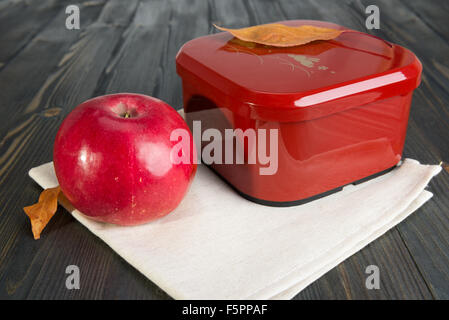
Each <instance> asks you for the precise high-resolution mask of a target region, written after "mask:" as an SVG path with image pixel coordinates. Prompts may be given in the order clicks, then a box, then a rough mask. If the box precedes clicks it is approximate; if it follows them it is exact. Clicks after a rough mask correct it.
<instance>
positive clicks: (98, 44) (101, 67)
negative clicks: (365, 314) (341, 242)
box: [0, 0, 449, 299]
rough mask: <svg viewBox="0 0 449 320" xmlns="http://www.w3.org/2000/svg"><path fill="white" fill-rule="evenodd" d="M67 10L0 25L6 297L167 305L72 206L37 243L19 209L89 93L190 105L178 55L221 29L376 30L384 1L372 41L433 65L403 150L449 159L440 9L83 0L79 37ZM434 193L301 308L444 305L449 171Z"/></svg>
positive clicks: (2, 19) (36, 6) (21, 12)
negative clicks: (321, 304) (293, 24)
mask: <svg viewBox="0 0 449 320" xmlns="http://www.w3.org/2000/svg"><path fill="white" fill-rule="evenodd" d="M66 3H68V2H64V1H53V0H41V1H37V2H28V1H17V0H14V1H13V0H11V1H10V0H1V1H0V26H1V27H2V30H3V26H7V25H8V26H11V32H9V33H2V34H0V87H1V89H2V90H0V108H1V110H2V111H4V112H5V113H4V114H7V115H8V116H4V117H0V203H1V204H2V205H1V206H0V298H6V299H11V298H14V299H169V297H168V296H167V295H166V294H165V293H164V292H163V291H161V290H160V289H159V288H158V287H157V286H156V285H154V284H153V283H152V282H151V281H149V280H148V279H146V278H145V277H144V276H142V275H141V274H140V273H138V272H137V271H136V270H134V269H133V268H132V267H131V266H130V265H129V264H128V263H126V262H125V261H123V259H121V258H120V257H119V256H118V255H116V254H115V253H114V252H113V251H112V250H111V249H110V248H108V247H107V246H106V245H105V244H104V243H103V242H102V241H101V240H100V239H98V238H96V237H95V236H93V235H92V234H91V233H90V232H89V231H88V230H86V229H85V228H84V227H83V226H81V225H80V224H79V223H77V222H76V221H75V220H74V219H73V218H72V217H71V216H70V214H69V213H67V212H65V211H64V210H62V209H59V210H58V212H57V214H56V216H55V218H54V219H53V220H52V221H51V222H50V224H49V226H48V227H47V228H46V229H45V230H44V233H43V235H42V239H41V240H39V241H34V240H33V238H32V235H31V232H30V226H29V222H28V220H27V218H26V216H25V214H24V213H23V212H22V207H23V206H25V205H28V204H30V203H32V202H34V201H35V200H36V199H37V197H38V195H39V192H40V191H41V190H40V188H39V187H38V186H37V185H36V184H35V183H32V182H31V180H30V179H29V177H28V176H27V174H26V172H27V171H28V170H29V169H30V168H31V167H33V166H36V165H39V164H41V163H43V162H47V161H49V160H51V158H52V141H53V139H54V136H55V134H56V131H57V129H58V127H59V125H60V123H61V121H62V120H63V118H64V117H65V116H66V115H67V113H69V112H70V111H71V110H72V108H73V107H74V106H76V105H77V104H79V103H80V102H82V101H84V100H86V99H88V98H90V97H93V96H96V95H100V94H105V93H113V92H125V91H130V92H140V93H144V94H149V95H154V96H156V97H158V98H160V99H163V100H165V101H167V102H168V103H169V104H171V105H172V106H173V107H175V108H180V107H181V105H182V95H181V82H180V79H179V77H178V76H177V75H176V71H175V63H174V60H175V56H176V53H177V52H178V50H179V48H180V47H181V45H182V44H183V43H185V42H186V41H188V40H190V39H192V38H195V37H198V36H202V35H206V34H208V33H213V32H217V31H216V30H215V29H214V28H213V27H212V23H217V24H219V25H223V26H226V27H232V28H238V27H245V26H249V25H255V24H260V23H268V22H275V21H279V20H284V19H318V20H328V21H333V22H336V23H339V24H342V25H345V26H348V27H351V28H354V29H357V30H361V31H366V29H365V18H366V14H365V12H364V9H365V7H366V6H367V5H369V4H376V5H378V6H379V7H380V10H381V29H380V30H377V31H376V30H373V31H370V33H373V34H376V35H378V36H381V37H383V38H385V39H387V40H389V41H392V42H395V43H399V44H401V45H404V46H406V47H408V48H409V49H411V50H412V51H414V52H415V53H416V54H417V55H418V56H419V58H420V59H421V61H422V63H423V66H424V73H423V81H422V84H421V86H420V88H419V89H418V90H416V93H415V95H414V100H413V106H412V111H411V117H410V121H409V129H408V135H407V140H406V145H405V150H404V154H405V156H408V157H412V158H415V159H418V160H420V161H422V162H425V163H439V162H440V161H441V160H446V161H449V135H448V134H447V133H448V127H449V91H448V90H447V87H448V84H449V67H448V66H449V60H448V59H449V45H448V42H447V41H448V37H449V29H447V28H444V27H442V25H441V24H443V23H444V22H445V21H448V18H449V8H448V5H447V3H446V2H444V1H443V2H441V1H437V0H431V1H425V0H415V1H405V0H400V1H399V0H395V1H387V0H366V1H365V0H343V1H333V0H314V1H313V0H303V1H297V0H279V1H271V0H225V1H223V0H209V1H205V0H170V1H166V0H165V1H164V0H154V1H150V0H140V1H139V0H129V1H122V0H109V1H108V0H99V1H85V2H81V3H80V9H81V30H79V31H74V30H71V31H69V30H66V29H65V27H64V25H65V18H66V14H65V12H64V9H65V7H64V6H65V5H66ZM21 20H26V21H21ZM446 24H447V23H446ZM4 44H5V45H4ZM429 189H430V190H431V191H432V192H433V193H434V194H435V195H434V198H433V199H431V200H430V201H429V202H428V203H427V204H425V205H424V206H423V207H422V208H420V209H419V210H418V211H417V212H416V213H414V214H413V215H412V216H411V217H409V218H408V219H406V220H405V221H404V222H403V223H401V224H400V225H399V226H397V227H396V228H393V229H392V230H390V231H389V232H388V233H386V234H385V235H384V236H382V237H381V238H379V239H378V240H376V241H374V242H373V243H371V244H370V245H368V246H367V247H366V248H364V249H363V250H361V251H360V252H358V253H357V254H355V255H353V256H352V257H350V258H349V259H347V260H346V261H344V262H343V263H341V264H340V265H339V266H338V267H336V268H334V269H333V270H331V271H330V272H328V273H327V274H326V275H324V276H323V277H321V278H320V279H319V280H318V281H316V282H315V283H313V284H312V285H310V286H309V287H308V288H306V289H305V290H304V291H302V292H301V293H300V294H298V295H297V296H296V297H295V299H432V298H448V297H449V231H448V230H449V228H448V226H449V197H448V196H447V193H448V191H447V190H448V189H449V174H447V173H441V174H440V175H439V176H438V177H436V178H435V179H434V180H432V182H431V183H430V186H429ZM70 264H75V265H77V266H79V267H80V270H81V283H82V288H81V290H67V289H66V288H65V279H66V274H65V268H66V267H67V266H68V265H70ZM371 264H374V265H377V266H379V268H380V272H381V289H380V290H366V288H365V285H364V283H365V279H366V276H367V275H366V274H365V268H366V267H367V266H368V265H371Z"/></svg>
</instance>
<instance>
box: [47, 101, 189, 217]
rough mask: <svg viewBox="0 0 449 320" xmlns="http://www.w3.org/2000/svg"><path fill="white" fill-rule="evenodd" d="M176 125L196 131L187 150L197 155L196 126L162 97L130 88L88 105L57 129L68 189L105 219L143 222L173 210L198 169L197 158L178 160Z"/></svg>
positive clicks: (59, 171) (56, 154)
mask: <svg viewBox="0 0 449 320" xmlns="http://www.w3.org/2000/svg"><path fill="white" fill-rule="evenodd" d="M176 129H184V130H186V132H188V134H189V137H190V142H189V143H187V144H186V143H184V144H183V145H182V152H187V154H190V155H191V160H193V157H194V156H195V155H194V153H195V148H194V147H193V138H192V135H191V133H190V130H189V128H188V127H187V125H186V123H185V122H184V120H183V119H182V117H181V116H180V115H179V114H178V113H177V112H176V111H175V110H174V109H173V108H171V107H170V106H169V105H168V104H166V103H164V102H163V101H161V100H158V99H155V98H152V97H149V96H145V95H139V94H130V93H123V94H112V95H106V96H102V97H97V98H94V99H91V100H88V101H86V102H84V103H82V104H80V105H79V106H77V107H76V108H75V109H74V110H73V111H72V112H71V113H70V114H69V115H68V116H67V118H66V119H65V120H64V121H63V123H62V125H61V127H60V128H59V131H58V134H57V135H56V141H55V145H54V150H53V159H54V166H55V171H56V176H57V178H58V181H59V184H60V187H61V190H62V192H63V193H64V195H65V196H66V197H67V198H68V199H69V200H70V202H71V203H72V204H73V206H74V207H75V208H77V209H78V210H80V211H81V212H82V213H84V214H85V215H87V216H89V217H91V218H93V219H95V220H99V221H104V222H109V223H114V224H119V225H136V224H141V223H145V222H148V221H151V220H154V219H156V218H159V217H162V216H164V215H166V214H168V213H169V212H171V211H172V210H173V209H175V208H176V207H177V206H178V204H179V203H180V202H181V200H182V199H183V197H184V195H185V194H186V192H187V189H188V188H189V185H190V183H191V182H192V180H193V177H194V175H195V172H196V164H195V163H194V161H185V162H189V163H179V164H176V161H175V162H174V161H172V158H171V157H170V154H171V150H172V148H173V147H174V145H176V144H177V143H178V142H177V141H171V140H170V135H171V133H172V132H173V130H176ZM184 142H185V141H184ZM186 148H189V149H190V150H185V149H186ZM181 154H182V153H181Z"/></svg>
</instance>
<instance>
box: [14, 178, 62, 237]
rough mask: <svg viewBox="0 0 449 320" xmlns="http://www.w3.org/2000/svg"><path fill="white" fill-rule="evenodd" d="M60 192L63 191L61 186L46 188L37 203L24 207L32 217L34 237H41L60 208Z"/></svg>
mask: <svg viewBox="0 0 449 320" xmlns="http://www.w3.org/2000/svg"><path fill="white" fill-rule="evenodd" d="M60 194H62V193H61V189H60V188H59V186H57V187H55V188H49V189H45V190H44V191H42V192H41V194H40V196H39V201H38V202H37V203H35V204H33V205H31V206H28V207H24V208H23V210H24V211H25V213H26V214H27V216H28V217H29V218H30V221H31V230H32V231H33V236H34V239H36V240H37V239H39V238H40V234H41V232H42V230H44V228H45V226H46V225H47V224H48V222H49V221H50V219H51V218H52V217H53V215H54V214H55V212H56V210H57V209H58V196H59V195H60Z"/></svg>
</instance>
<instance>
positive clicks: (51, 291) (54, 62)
mask: <svg viewBox="0 0 449 320" xmlns="http://www.w3.org/2000/svg"><path fill="white" fill-rule="evenodd" d="M136 8H137V1H127V2H126V4H125V3H124V2H122V1H120V0H111V1H109V2H108V3H107V4H106V5H105V6H104V8H100V9H102V11H101V14H100V16H99V17H98V19H97V18H96V16H98V13H99V11H98V9H96V8H95V7H93V6H90V7H89V9H88V8H87V7H86V10H84V11H83V13H82V16H83V17H84V18H85V19H87V18H88V13H87V11H92V10H94V11H95V14H93V12H91V13H90V14H91V15H92V18H91V21H94V22H93V23H91V24H86V21H87V20H84V21H85V22H84V26H85V28H84V30H83V31H80V32H78V33H77V34H74V35H73V36H72V34H70V33H67V32H66V31H65V30H64V29H65V28H61V25H57V24H56V23H55V24H54V25H53V24H52V25H50V26H49V27H48V28H46V29H45V30H44V31H43V32H42V33H40V34H39V35H38V36H37V37H36V38H35V39H34V40H33V41H32V43H30V45H29V46H28V47H27V48H26V50H24V51H23V52H22V53H21V54H20V55H19V56H17V58H16V59H15V60H14V62H15V61H16V60H17V61H19V62H21V63H17V64H16V63H13V62H12V63H11V64H9V65H8V66H6V67H5V69H4V70H2V72H0V78H1V81H2V82H1V83H5V84H6V85H9V84H7V83H6V81H5V79H10V78H11V77H13V76H14V77H13V79H17V80H16V82H17V81H19V80H22V81H24V82H27V75H28V74H29V73H30V72H36V71H34V70H30V69H32V68H35V67H36V59H34V63H32V62H33V61H30V62H29V60H30V59H31V60H32V59H33V58H35V57H36V54H37V53H36V52H35V51H36V50H41V51H40V52H39V53H40V54H43V55H44V54H45V53H46V54H47V55H48V54H49V53H53V56H49V57H48V58H49V59H47V60H45V61H46V62H45V63H43V65H44V66H37V68H39V69H40V70H39V71H40V72H41V73H43V74H44V75H46V76H48V75H50V76H48V78H47V80H45V77H44V78H42V77H40V74H38V73H36V74H35V75H36V78H37V79H34V80H35V81H36V82H33V81H29V82H28V83H27V84H29V85H30V86H31V88H30V89H31V90H30V91H31V92H30V93H28V95H26V97H25V98H22V99H25V102H24V103H23V105H18V102H17V101H15V100H13V98H12V97H17V96H20V93H22V94H24V93H25V92H26V90H27V87H23V86H16V87H9V88H8V89H10V90H11V91H10V92H9V94H8V95H5V96H6V97H5V99H7V103H10V104H4V105H3V107H4V110H5V109H6V110H8V111H10V112H11V114H13V113H14V114H18V116H17V117H16V118H15V119H14V117H11V118H12V119H13V120H11V118H10V119H9V121H10V124H11V125H10V126H9V128H8V130H7V132H6V134H5V135H4V137H3V140H2V144H1V147H0V148H1V154H2V155H3V157H2V159H0V168H1V172H0V173H1V174H0V186H1V188H0V201H1V202H2V203H5V205H4V206H3V207H2V208H1V209H0V210H1V211H0V218H1V220H0V232H1V234H2V237H1V239H0V241H1V242H0V248H1V250H0V296H1V297H14V298H36V297H42V296H51V297H53V298H57V297H58V295H60V296H61V297H77V296H83V297H91V298H98V297H99V296H101V294H102V292H103V289H104V287H105V286H106V284H105V283H106V281H107V273H106V274H104V273H103V270H102V269H104V270H106V271H107V266H108V265H109V262H110V260H114V258H112V257H115V255H114V254H113V253H112V252H111V250H109V249H107V247H106V245H104V244H103V243H102V242H100V241H99V243H95V242H93V241H92V238H93V237H92V236H91V235H90V233H89V232H88V231H87V230H86V229H84V228H82V227H81V226H80V225H79V224H77V223H75V222H74V220H73V218H71V217H70V215H69V214H68V213H67V212H64V211H63V210H60V213H59V216H57V217H56V218H55V220H54V221H52V222H51V224H50V226H49V229H48V230H47V231H48V234H50V236H48V237H43V238H42V239H41V240H39V241H34V240H33V239H32V238H31V237H30V233H29V222H28V221H27V218H26V216H25V215H24V214H23V212H21V207H22V206H23V205H26V204H27V203H32V202H34V201H35V199H36V198H37V197H38V194H39V192H40V188H38V187H37V186H36V184H30V180H29V177H27V175H26V172H27V170H28V169H29V168H31V167H33V166H35V165H37V164H39V163H42V162H45V161H48V160H50V159H51V158H52V141H53V139H54V136H55V134H56V131H57V129H58V127H59V125H60V123H61V121H62V119H63V117H64V116H65V115H66V114H67V113H68V112H69V111H70V110H71V108H73V106H74V105H76V104H78V103H80V102H81V101H83V100H85V99H87V98H90V97H91V95H92V93H93V92H94V90H95V86H96V83H97V81H98V79H99V78H100V76H101V73H102V71H103V69H104V68H105V67H106V65H107V63H108V60H109V59H110V57H111V53H112V52H113V51H114V48H115V46H116V45H117V44H118V43H119V40H120V38H121V35H122V33H123V31H124V30H125V28H126V24H127V23H129V21H130V20H131V18H132V17H133V15H134V12H135V10H136ZM87 9H88V10H87ZM62 16H63V15H62ZM62 16H61V17H62ZM61 21H62V22H63V21H64V20H61ZM62 26H64V24H62ZM52 50H54V51H52ZM44 67H45V68H44ZM5 74H6V76H5ZM37 80H38V81H37ZM4 81H5V82H4ZM2 103H3V101H2ZM49 106H50V107H51V108H49ZM14 108H15V109H14ZM67 224H69V225H70V227H68V226H66V225H67ZM17 226H21V227H20V228H18V227H17ZM72 228H75V229H72ZM77 228H78V229H80V230H77ZM52 230H53V232H51V231H52ZM68 239H69V240H68ZM70 239H71V240H72V241H70ZM97 245H101V246H102V247H103V248H104V250H103V252H104V253H105V254H104V255H102V254H101V253H100V254H98V253H97V251H95V250H96V248H97ZM18 248H20V249H18ZM74 260H75V261H74ZM66 261H71V264H77V265H79V267H80V268H82V269H81V270H83V269H84V270H85V271H84V279H85V280H84V281H86V282H85V283H86V284H91V285H86V288H85V290H84V291H83V292H81V291H78V292H75V291H68V290H66V289H65V284H64V282H60V281H58V279H62V278H65V267H66V266H67V264H64V263H65V262H66ZM98 265H100V266H104V267H103V268H99V267H98ZM91 270H92V272H90V271H91ZM82 272H83V271H82Z"/></svg>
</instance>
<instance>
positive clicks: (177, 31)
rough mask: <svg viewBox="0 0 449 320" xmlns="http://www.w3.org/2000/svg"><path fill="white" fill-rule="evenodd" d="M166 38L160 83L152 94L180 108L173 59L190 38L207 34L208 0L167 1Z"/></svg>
mask: <svg viewBox="0 0 449 320" xmlns="http://www.w3.org/2000/svg"><path fill="white" fill-rule="evenodd" d="M170 7H171V18H170V25H169V39H168V45H167V47H166V51H165V53H164V56H163V58H162V61H161V68H160V71H159V79H158V83H159V85H158V86H156V88H155V90H154V95H155V96H156V97H158V98H160V99H162V100H164V101H166V102H167V103H168V104H170V105H171V106H173V107H174V108H175V109H179V108H181V107H182V87H181V80H180V78H179V76H178V75H177V74H176V64H175V58H176V54H177V53H178V51H179V49H180V48H181V46H182V45H183V44H184V43H186V42H187V41H189V40H192V39H193V38H196V37H199V36H204V35H207V34H208V33H209V32H210V31H211V30H212V29H213V27H212V25H211V23H210V16H209V12H210V8H209V4H208V2H207V1H204V0H193V1H187V2H186V1H177V0H170Z"/></svg>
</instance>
